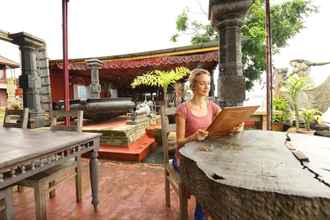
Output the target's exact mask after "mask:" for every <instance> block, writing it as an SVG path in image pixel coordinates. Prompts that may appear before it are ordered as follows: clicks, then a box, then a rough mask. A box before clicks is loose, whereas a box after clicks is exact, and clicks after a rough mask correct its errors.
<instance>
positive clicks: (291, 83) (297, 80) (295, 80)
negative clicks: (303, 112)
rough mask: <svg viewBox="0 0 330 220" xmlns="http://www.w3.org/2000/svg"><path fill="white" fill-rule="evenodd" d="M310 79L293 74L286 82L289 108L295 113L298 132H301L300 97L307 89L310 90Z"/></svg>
mask: <svg viewBox="0 0 330 220" xmlns="http://www.w3.org/2000/svg"><path fill="white" fill-rule="evenodd" d="M309 82H310V81H309V77H306V76H305V77H302V76H299V75H298V74H291V75H290V76H289V77H288V80H287V81H286V84H285V88H286V89H287V97H288V101H289V106H290V108H291V109H292V110H293V112H294V116H295V125H296V130H299V122H300V117H299V106H298V97H299V95H300V94H301V92H302V91H303V90H305V89H308V88H310V86H311V85H310V83H309Z"/></svg>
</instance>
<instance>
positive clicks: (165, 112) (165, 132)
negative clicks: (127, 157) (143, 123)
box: [160, 105, 175, 167]
mask: <svg viewBox="0 0 330 220" xmlns="http://www.w3.org/2000/svg"><path fill="white" fill-rule="evenodd" d="M173 115H175V108H166V107H165V106H164V105H161V106H160V119H161V128H162V129H161V135H162V145H163V153H164V165H165V167H167V166H168V161H169V145H170V143H169V142H170V141H169V133H170V132H171V131H173V130H175V129H173V128H172V126H171V125H170V123H169V116H173ZM172 141H174V142H175V140H172ZM172 144H173V143H172ZM174 144H175V143H174Z"/></svg>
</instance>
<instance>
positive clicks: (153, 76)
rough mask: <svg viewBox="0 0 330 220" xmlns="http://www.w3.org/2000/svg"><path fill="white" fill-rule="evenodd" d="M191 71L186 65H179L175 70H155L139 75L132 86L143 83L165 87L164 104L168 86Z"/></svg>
mask: <svg viewBox="0 0 330 220" xmlns="http://www.w3.org/2000/svg"><path fill="white" fill-rule="evenodd" d="M189 72H190V71H189V69H187V68H185V67H177V68H176V69H175V70H169V71H161V70H154V71H151V72H148V73H146V74H144V75H141V76H137V77H136V78H135V79H134V80H133V82H132V83H131V86H132V88H135V87H137V86H142V85H145V86H156V87H161V88H162V89H163V95H164V104H165V105H167V89H168V87H169V86H171V85H173V84H174V83H175V82H177V81H179V80H180V79H182V78H183V77H185V76H187V75H188V73H189Z"/></svg>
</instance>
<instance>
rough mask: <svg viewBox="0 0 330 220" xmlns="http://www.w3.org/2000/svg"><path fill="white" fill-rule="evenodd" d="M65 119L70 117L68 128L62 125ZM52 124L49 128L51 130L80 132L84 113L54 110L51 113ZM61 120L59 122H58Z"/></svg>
mask: <svg viewBox="0 0 330 220" xmlns="http://www.w3.org/2000/svg"><path fill="white" fill-rule="evenodd" d="M65 117H70V118H71V119H72V120H70V126H69V127H67V126H66V125H65V124H64V120H65ZM51 118H52V122H51V125H50V128H51V129H52V130H67V131H77V132H81V131H82V127H83V119H84V112H83V111H81V110H71V111H69V112H66V111H64V110H56V111H52V112H51ZM60 120H61V121H60Z"/></svg>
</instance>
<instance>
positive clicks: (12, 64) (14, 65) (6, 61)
mask: <svg viewBox="0 0 330 220" xmlns="http://www.w3.org/2000/svg"><path fill="white" fill-rule="evenodd" d="M0 65H5V66H9V67H11V68H18V67H19V64H18V63H16V62H15V61H12V60H10V59H7V58H5V57H3V56H1V55H0Z"/></svg>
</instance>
